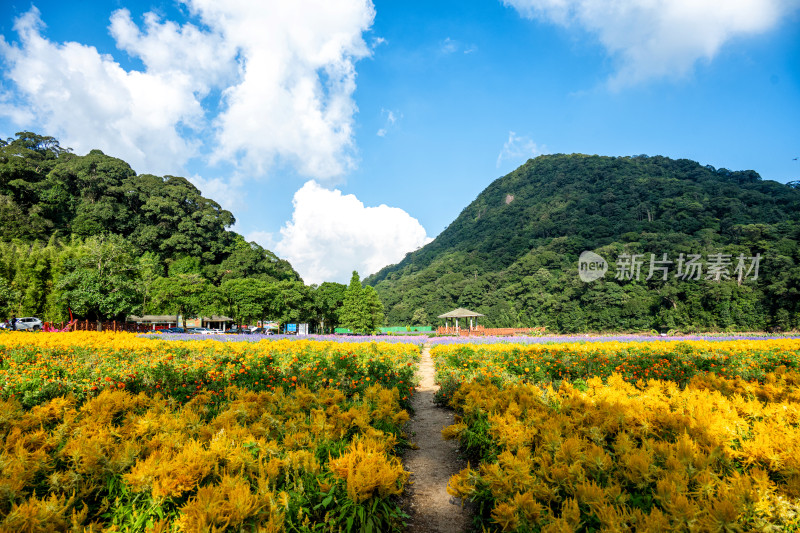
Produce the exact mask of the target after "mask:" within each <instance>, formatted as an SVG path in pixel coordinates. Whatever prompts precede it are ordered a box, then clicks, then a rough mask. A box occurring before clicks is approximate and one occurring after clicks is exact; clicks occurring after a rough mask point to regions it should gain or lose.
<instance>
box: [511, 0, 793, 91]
mask: <svg viewBox="0 0 800 533" xmlns="http://www.w3.org/2000/svg"><path fill="white" fill-rule="evenodd" d="M503 3H504V4H506V5H508V6H512V7H514V8H515V9H516V10H517V11H518V12H519V13H520V14H521V15H522V16H525V17H528V18H538V19H543V20H547V21H550V22H553V23H555V24H559V25H563V26H572V25H577V26H580V27H582V28H583V29H584V30H586V31H588V32H589V33H591V34H593V35H595V36H596V37H597V38H598V39H599V41H600V43H601V44H602V45H603V46H604V47H605V48H606V49H607V50H608V52H609V53H610V54H611V55H612V56H613V57H614V58H615V59H617V60H618V66H619V68H618V71H617V73H616V74H615V75H614V77H613V78H612V79H611V80H610V84H611V86H612V87H620V86H623V85H630V84H635V83H639V82H642V81H645V80H649V79H657V78H664V77H672V76H684V75H686V74H687V73H688V72H689V71H690V70H691V68H692V67H693V65H694V64H695V62H697V61H698V60H700V59H706V60H711V59H713V58H714V56H715V55H716V54H717V52H718V51H719V49H720V48H721V47H722V46H723V45H724V44H725V43H727V42H728V41H730V40H731V39H734V38H736V37H739V36H746V35H754V34H758V33H763V32H765V31H768V30H770V29H771V28H773V27H775V26H776V25H777V24H778V23H779V22H780V20H781V18H782V17H783V16H784V15H786V14H787V13H789V12H791V11H793V10H795V9H797V7H798V5H800V4H798V2H797V0H615V1H611V2H609V1H607V0H503Z"/></svg>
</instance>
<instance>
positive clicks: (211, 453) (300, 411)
mask: <svg viewBox="0 0 800 533" xmlns="http://www.w3.org/2000/svg"><path fill="white" fill-rule="evenodd" d="M0 354H2V355H1V357H2V358H3V359H2V362H0V398H2V399H1V400H0V437H1V438H0V531H66V530H96V531H99V530H101V529H109V528H110V529H116V530H120V531H121V530H130V531H145V530H150V531H212V530H216V531H222V530H226V529H227V530H242V529H243V530H248V531H249V530H254V531H255V530H259V531H339V530H365V531H366V530H371V531H392V530H399V529H401V527H402V520H403V514H402V512H401V511H400V509H399V507H398V504H397V502H396V499H395V498H394V496H395V495H397V494H399V493H401V492H402V490H403V486H404V484H405V482H406V480H407V477H408V473H407V472H405V471H404V469H403V467H402V464H401V462H400V460H399V459H398V457H397V452H398V451H399V450H401V449H402V448H403V447H404V446H405V445H406V444H407V443H406V442H405V436H404V434H403V432H402V427H403V425H404V424H405V422H406V420H407V419H408V414H407V412H406V411H405V410H404V408H405V407H407V406H408V400H409V397H410V395H411V393H412V391H413V378H412V376H413V371H414V362H415V361H416V359H417V358H418V355H419V348H418V347H416V346H413V345H403V344H381V343H361V344H359V343H354V344H338V343H325V342H304V341H265V342H263V343H262V342H259V343H220V342H215V341H212V340H208V341H200V342H191V343H186V342H166V341H163V340H158V339H152V338H141V337H137V336H135V335H132V334H124V333H120V334H106V333H103V334H99V333H69V334H29V333H10V334H6V335H2V336H0Z"/></svg>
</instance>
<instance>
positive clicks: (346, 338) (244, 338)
mask: <svg viewBox="0 0 800 533" xmlns="http://www.w3.org/2000/svg"><path fill="white" fill-rule="evenodd" d="M144 335H145V336H148V337H154V336H157V337H158V338H160V339H164V340H183V341H200V340H207V339H213V340H216V341H222V342H259V341H264V340H265V341H272V340H281V339H287V340H295V341H296V340H317V341H333V342H392V343H397V342H400V343H408V344H416V345H422V344H424V343H426V342H430V343H431V344H501V343H515V344H547V343H568V342H609V341H616V342H668V341H697V340H703V341H733V340H762V339H782V338H787V337H797V336H798V335H797V334H786V335H778V334H766V333H740V334H719V333H717V334H714V333H709V334H698V335H670V336H659V335H546V336H541V337H527V336H515V337H428V336H427V335H235V334H227V335H225V334H221V335H197V334H188V333H167V334H162V333H146V334H144Z"/></svg>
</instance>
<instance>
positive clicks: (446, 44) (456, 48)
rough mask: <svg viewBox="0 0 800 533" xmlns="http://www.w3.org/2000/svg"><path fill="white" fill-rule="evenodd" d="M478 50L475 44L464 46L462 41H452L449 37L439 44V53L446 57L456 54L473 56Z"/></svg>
mask: <svg viewBox="0 0 800 533" xmlns="http://www.w3.org/2000/svg"><path fill="white" fill-rule="evenodd" d="M477 49H478V47H477V46H475V45H474V44H464V43H462V42H461V41H458V40H456V39H451V38H450V37H447V38H446V39H445V40H444V41H442V42H441V43H440V44H439V52H440V53H442V54H444V55H450V54H455V53H456V52H462V53H464V54H471V53H472V52H475V51H476V50H477Z"/></svg>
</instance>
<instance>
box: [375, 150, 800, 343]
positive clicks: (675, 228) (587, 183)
mask: <svg viewBox="0 0 800 533" xmlns="http://www.w3.org/2000/svg"><path fill="white" fill-rule="evenodd" d="M798 213H800V191H798V190H797V189H796V188H794V187H792V186H790V185H784V184H780V183H778V182H773V181H767V180H762V179H761V178H760V176H759V175H758V173H756V172H755V171H752V170H745V171H731V170H728V169H724V168H722V169H715V168H714V167H711V166H702V165H700V164H699V163H697V162H694V161H691V160H688V159H677V160H675V159H670V158H667V157H663V156H652V157H650V156H644V155H639V156H626V157H609V156H591V155H584V154H553V155H546V156H539V157H537V158H535V159H531V160H529V161H528V162H526V163H525V164H523V165H522V166H520V167H519V168H517V169H515V170H514V171H512V172H511V173H509V174H507V175H506V176H502V177H500V178H497V179H495V180H494V181H493V182H492V183H490V184H489V185H488V186H487V187H486V189H485V190H484V191H483V192H481V193H480V194H479V195H478V197H477V198H476V199H475V200H474V201H473V202H471V203H470V204H469V205H468V206H466V207H465V208H464V209H463V210H462V211H461V213H460V214H459V216H458V217H456V219H455V220H454V221H453V222H452V223H451V224H449V225H448V226H447V227H446V228H445V230H443V231H442V233H441V234H440V235H439V236H437V237H436V239H434V240H433V241H432V242H431V243H429V244H428V245H426V246H424V247H422V248H421V249H419V250H416V251H414V252H411V253H410V254H408V255H407V256H406V257H405V258H404V259H403V260H402V261H400V262H399V263H397V264H395V265H390V266H387V267H385V268H383V269H381V270H380V271H379V272H377V273H375V274H373V275H372V276H369V277H368V278H367V279H366V280H365V282H366V283H368V284H370V285H373V286H375V288H376V290H377V291H378V293H379V295H380V296H381V297H382V298H383V299H384V301H385V302H386V304H387V317H388V318H389V320H390V322H397V323H404V322H405V323H412V322H415V320H414V318H415V315H416V318H417V319H422V318H426V319H427V320H429V321H430V320H431V319H432V318H434V317H435V316H436V315H438V314H440V313H441V312H445V311H448V310H450V309H452V308H453V307H458V306H462V305H463V304H466V303H470V304H471V305H473V306H475V307H478V308H479V309H476V310H480V309H481V308H482V309H484V310H486V311H490V312H492V311H493V314H494V316H493V317H487V323H489V324H495V325H529V326H550V327H551V328H553V329H563V330H565V331H567V330H569V331H580V330H583V329H587V328H588V329H591V328H595V327H601V328H602V326H603V324H602V323H599V322H598V320H596V319H589V320H588V321H587V320H586V318H587V317H586V316H583V317H580V316H577V315H580V313H574V314H576V316H577V321H575V320H571V321H566V322H570V323H571V325H566V324H565V323H562V324H560V325H559V323H558V322H559V321H557V320H556V321H553V320H547V319H546V318H545V317H544V316H542V313H539V312H534V311H532V310H530V309H528V308H529V307H530V305H529V304H525V303H523V302H522V301H521V300H520V299H519V298H517V297H516V295H514V294H512V293H510V292H509V290H510V289H513V286H514V285H515V284H518V283H520V282H521V280H522V278H525V277H530V276H532V275H534V274H537V270H533V271H531V268H533V267H534V266H537V268H545V270H547V271H548V273H549V274H551V275H554V276H555V277H556V278H557V279H559V280H560V282H567V281H569V280H570V279H571V278H567V277H564V276H563V275H562V273H563V271H564V270H568V269H570V268H572V270H573V271H574V272H573V274H576V273H577V267H576V266H574V265H573V266H572V267H570V265H572V264H573V263H575V264H576V262H577V257H578V255H579V254H580V252H581V251H583V250H598V249H602V248H604V247H611V248H612V249H613V250H617V251H622V250H624V249H630V250H632V251H634V252H636V251H639V252H657V251H659V250H656V249H655V248H663V249H664V251H665V252H668V251H669V252H674V253H675V255H676V256H677V254H678V253H680V252H689V251H695V252H696V251H698V250H704V251H705V252H710V251H713V250H717V249H719V250H729V251H730V250H733V251H735V250H740V251H741V252H742V253H744V251H746V250H745V248H747V247H748V246H750V247H751V248H752V246H751V245H753V244H754V243H753V242H751V240H752V239H751V235H750V233H752V232H753V231H756V230H758V229H759V228H749V229H748V226H758V225H762V226H764V227H763V228H761V229H762V230H765V231H766V235H767V238H766V241H765V242H768V243H769V244H770V246H772V245H775V244H776V243H779V242H781V239H788V240H789V241H790V243H793V244H795V245H796V242H797V223H798ZM787 224H788V225H787ZM762 233H763V232H762ZM784 244H785V243H784ZM737 247H738V248H737ZM645 248H648V249H647V250H645ZM756 248H758V247H756ZM794 248H796V246H794ZM754 250H756V251H757V249H755V248H754ZM534 251H535V253H536V254H539V255H541V257H539V258H538V259H533V258H531V257H527V256H529V255H530V254H531V252H534ZM756 251H752V253H756ZM762 251H765V250H762ZM747 252H748V253H751V251H750V250H747ZM552 254H556V255H555V256H553V255H552ZM768 255H769V254H768ZM779 257H781V258H786V259H787V260H788V264H789V265H790V270H791V268H795V267H796V265H797V262H798V257H797V255H796V251H795V253H792V251H791V250H790V251H789V252H787V253H786V254H785V253H775V254H773V255H772V256H771V257H770V258H769V261H775V260H778V258H779ZM780 261H783V262H784V263H786V261H784V260H783V259H780ZM518 263H519V264H518ZM515 265H516V266H515ZM553 267H555V271H553ZM559 269H560V270H562V273H559V272H558V270H559ZM540 274H541V273H540ZM572 277H577V276H572ZM469 278H471V280H470V279H469ZM528 281H529V282H531V280H528ZM762 281H763V280H762ZM768 281H769V280H768ZM604 283H605V284H607V283H608V280H603V281H601V282H600V283H598V284H597V285H594V287H598V286H603V285H604ZM612 284H613V283H612ZM529 285H530V283H529ZM618 285H619V286H618V287H617V288H618V289H619V288H620V287H622V286H623V285H625V284H624V283H622V284H618ZM795 285H796V284H792V283H789V286H790V289H791V291H796V290H797V287H796V286H795ZM642 286H643V285H641V284H640V285H639V287H642ZM667 286H669V287H672V288H673V289H674V288H675V287H674V284H672V283H670V284H667ZM421 287H425V288H426V290H425V292H426V293H427V296H425V295H424V294H420V291H419V289H420V288H421ZM531 287H536V288H538V289H539V290H540V291H541V293H543V294H544V293H546V294H549V295H551V296H552V295H553V294H554V293H553V292H550V291H547V290H544V289H545V288H544V287H542V286H541V283H539V284H536V283H533V285H531ZM588 287H591V286H583V287H581V286H578V287H571V290H575V291H577V292H576V294H575V295H572V296H575V297H576V298H577V300H578V301H580V299H581V298H584V297H585V296H586V295H587V290H588V292H589V293H592V292H598V291H597V290H594V289H589V288H588ZM695 288H696V287H695ZM712 288H713V287H712ZM718 288H719V287H716V289H718ZM750 288H753V287H752V286H751V287H750ZM764 288H765V287H764V285H763V283H762V284H761V285H758V290H759V291H761V294H760V296H759V297H757V298H755V299H754V300H753V298H751V300H753V301H758V302H759V305H761V306H764V305H765V304H767V303H768V302H766V300H765V299H764V294H763V290H764ZM568 289H570V285H569V283H567V284H565V285H563V287H562V290H561V291H560V293H561V295H560V296H559V297H556V300H558V301H560V302H561V303H562V304H564V303H567V302H568V301H569V300H570V298H571V297H570V298H567V301H566V302H565V301H564V296H565V295H566V294H567V292H569V291H568ZM645 289H646V291H645V292H647V291H649V292H650V293H652V292H653V290H655V289H658V290H659V291H660V290H661V289H663V287H653V286H650V287H647V286H645ZM679 289H680V287H679ZM706 289H708V287H706ZM625 291H627V292H634V291H633V290H632V289H631V288H630V287H629V288H627V289H625ZM512 292H513V291H512ZM662 292H663V291H662ZM683 292H684V293H685V292H686V291H683ZM689 292H693V291H689ZM701 292H702V291H701ZM481 293H483V295H481ZM401 294H402V296H403V298H402V299H401V298H400V297H399V296H400V295H401ZM792 294H794V292H792ZM487 295H493V296H487ZM654 296H655V295H654V294H650V295H649V297H648V298H646V299H647V300H648V301H649V302H648V304H647V307H648V308H649V309H650V310H651V311H652V313H651V314H652V315H653V316H655V317H658V315H659V314H662V315H663V313H660V311H661V310H660V309H657V308H656V307H658V306H657V305H655V303H654V302H653V297H654ZM683 296H687V295H686V294H683ZM694 297H699V296H698V295H694ZM504 299H505V300H507V302H508V303H509V305H507V306H506V305H503V304H502V300H504ZM571 299H572V300H573V301H574V300H575V298H571ZM740 299H741V298H738V297H736V298H734V300H735V301H737V302H738V301H739V300H740ZM490 300H493V301H490ZM727 301H728V302H729V303H730V301H731V300H730V298H728V300H727ZM540 307H541V306H540ZM544 307H546V308H551V311H555V309H552V307H553V306H552V305H546V306H544ZM562 307H563V306H562ZM695 307H696V306H695ZM701 307H702V308H703V309H706V310H707V308H708V306H701ZM767 307H769V306H768V305H767ZM778 310H783V311H785V313H783V312H782V313H780V314H781V317H782V318H781V320H778V321H777V322H781V324H782V326H777V325H776V324H777V322H776V313H777V312H778ZM563 313H564V312H563V310H558V313H556V314H563ZM787 313H788V318H786V316H785V315H786V314H787ZM752 314H754V315H758V317H759V318H758V319H754V320H749V321H748V320H743V319H742V318H741V317H739V318H737V319H736V320H731V319H729V318H726V317H721V316H720V313H719V312H718V311H712V312H711V315H712V316H711V317H709V316H705V315H704V314H703V313H701V312H699V311H697V310H695V311H692V312H686V313H683V315H682V316H681V317H679V316H672V317H671V318H668V317H665V316H662V317H660V318H657V319H654V320H647V319H646V318H645V316H644V315H646V313H638V316H639V318H638V319H637V320H612V321H611V324H610V326H611V327H612V328H614V329H626V328H627V329H643V328H649V327H658V326H661V325H662V323H663V325H666V326H673V327H683V328H689V327H695V326H697V327H701V328H724V327H732V326H746V325H757V324H758V325H762V326H763V327H785V326H788V325H789V324H796V321H797V316H796V315H797V310H796V308H795V306H794V305H791V306H789V307H788V308H787V307H786V306H783V305H780V306H778V309H774V308H770V309H766V310H759V311H758V312H754V313H752ZM673 315H674V313H673ZM562 322H565V321H562ZM747 322H749V323H750V324H747Z"/></svg>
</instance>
